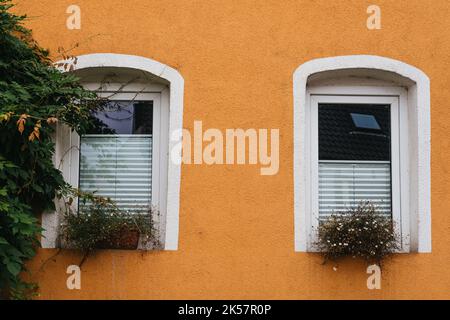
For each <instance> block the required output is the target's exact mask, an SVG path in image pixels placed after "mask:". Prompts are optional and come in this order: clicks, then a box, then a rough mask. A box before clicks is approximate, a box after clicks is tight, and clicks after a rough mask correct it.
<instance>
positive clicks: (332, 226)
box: [316, 202, 400, 263]
mask: <svg viewBox="0 0 450 320" xmlns="http://www.w3.org/2000/svg"><path fill="white" fill-rule="evenodd" d="M316 247H317V249H318V250H319V251H320V252H322V253H323V255H324V258H325V261H327V260H337V259H339V258H342V257H347V256H350V257H354V258H357V257H360V258H363V259H365V260H366V261H368V262H371V263H373V262H375V263H381V260H383V258H385V257H386V256H387V255H389V254H392V253H394V252H396V251H397V250H398V249H399V248H400V239H399V237H398V235H397V234H396V232H395V228H394V224H393V221H392V219H391V217H389V216H386V215H383V214H380V213H379V212H377V210H376V208H375V206H374V205H372V204H371V203H370V202H362V203H360V204H359V205H358V206H357V207H356V208H352V209H348V210H347V211H344V212H337V213H333V214H332V215H331V216H330V217H329V218H328V219H327V220H325V221H321V222H320V224H319V228H318V241H317V243H316Z"/></svg>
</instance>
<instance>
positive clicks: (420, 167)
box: [293, 55, 431, 253]
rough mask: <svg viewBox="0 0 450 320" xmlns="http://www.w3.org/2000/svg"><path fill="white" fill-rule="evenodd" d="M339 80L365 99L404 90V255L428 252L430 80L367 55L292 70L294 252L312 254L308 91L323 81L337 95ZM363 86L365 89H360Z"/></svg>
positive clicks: (414, 70) (321, 61)
mask: <svg viewBox="0 0 450 320" xmlns="http://www.w3.org/2000/svg"><path fill="white" fill-rule="evenodd" d="M343 77H347V78H350V79H351V81H349V82H352V83H351V85H352V86H353V87H354V92H351V94H352V95H357V94H361V95H369V96H370V95H371V93H370V90H377V87H383V89H384V90H385V91H389V90H391V89H392V90H394V91H395V87H401V88H403V89H405V90H406V99H403V101H405V102H406V104H407V107H406V108H407V113H408V118H407V119H401V122H402V123H407V124H408V133H407V134H408V143H407V144H402V145H400V152H401V153H402V154H403V153H404V152H406V153H405V154H408V156H409V159H408V160H409V167H408V168H404V170H405V172H404V173H405V174H407V176H408V180H409V183H408V185H407V188H403V189H402V190H403V191H404V192H407V193H408V194H407V196H408V199H409V203H408V205H409V216H408V219H409V226H407V229H408V230H409V235H410V237H409V251H410V252H420V253H430V252H431V167H430V148H431V144H430V132H431V129H430V80H429V78H428V77H427V75H426V74H425V73H424V72H422V71H421V70H419V69H418V68H416V67H413V66H411V65H408V64H406V63H404V62H401V61H397V60H394V59H390V58H385V57H379V56H372V55H352V56H338V57H329V58H321V59H315V60H311V61H308V62H306V63H304V64H302V65H300V66H299V67H298V68H297V69H296V70H295V72H294V76H293V93H294V109H293V110H294V128H293V129H294V130H293V134H294V165H293V166H294V250H295V251H297V252H308V251H312V250H311V249H312V248H311V247H310V243H311V241H310V233H309V228H310V227H309V226H310V219H311V218H310V216H311V208H310V207H309V206H308V203H309V202H308V201H310V200H308V199H310V191H309V190H310V189H311V157H310V155H309V153H310V137H309V130H310V127H309V126H310V124H309V122H310V121H309V120H310V118H309V117H308V109H309V106H310V98H309V94H308V88H310V87H311V86H314V85H317V83H319V82H320V81H322V82H321V84H319V85H325V86H326V87H327V90H328V92H327V94H332V95H340V94H342V91H341V89H342V88H339V87H338V86H336V84H339V83H341V82H340V80H341V79H343ZM318 79H320V81H318ZM324 79H325V81H323V80H324ZM372 80H373V81H372ZM374 82H378V83H376V84H374ZM368 83H370V84H368ZM365 85H368V87H366V88H364V86H365ZM369 87H370V88H369ZM358 92H359V93H358ZM347 94H348V93H347ZM383 95H386V93H383ZM389 95H390V94H389ZM402 174H403V172H402ZM405 189H407V190H405ZM402 201H403V199H402ZM405 201H406V200H405Z"/></svg>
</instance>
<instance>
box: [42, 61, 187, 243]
mask: <svg viewBox="0 0 450 320" xmlns="http://www.w3.org/2000/svg"><path fill="white" fill-rule="evenodd" d="M77 58H78V61H77V63H76V64H75V65H74V70H82V69H88V68H102V67H105V68H108V67H112V68H126V69H133V70H138V71H143V72H145V73H149V74H151V75H153V76H156V77H158V78H160V79H163V80H164V81H166V82H167V83H168V88H169V93H168V94H167V92H161V93H162V95H161V99H162V102H161V103H162V104H165V105H167V106H168V108H169V113H168V114H169V119H168V120H169V121H168V126H169V128H168V130H169V132H168V137H167V139H169V137H171V136H172V133H174V132H181V130H182V127H183V96H184V79H183V77H182V76H181V75H180V73H179V72H178V71H176V70H175V69H173V68H171V67H169V66H167V65H165V64H162V63H160V62H157V61H154V60H152V59H149V58H144V57H139V56H133V55H123V54H112V53H99V54H87V55H81V56H78V57H77ZM163 100H166V101H163ZM177 143H178V141H175V140H173V139H169V140H168V146H167V149H168V150H173V149H174V147H176V144H177ZM57 144H58V138H57ZM56 147H57V148H56V149H57V150H58V145H57V146H56ZM73 152H78V151H77V150H75V151H73ZM174 156H177V154H176V153H172V154H171V155H170V157H169V156H168V157H167V189H166V196H165V197H166V199H165V202H166V208H165V212H164V214H162V216H164V217H165V221H164V225H165V226H164V228H165V230H164V239H163V243H164V249H165V250H177V249H178V233H179V199H180V178H181V165H180V163H181V153H180V154H179V157H180V159H178V161H177V159H173V157H174ZM70 170H77V169H76V168H75V169H74V168H72V169H70ZM71 174H72V173H69V175H71ZM58 223H59V217H58V215H57V214H55V213H54V212H48V213H44V214H43V217H42V225H43V228H44V229H45V231H44V234H43V235H44V237H43V238H42V241H41V242H42V243H41V244H42V247H43V248H54V247H55V246H56V242H57V234H58Z"/></svg>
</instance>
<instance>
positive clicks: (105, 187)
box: [80, 134, 152, 213]
mask: <svg viewBox="0 0 450 320" xmlns="http://www.w3.org/2000/svg"><path fill="white" fill-rule="evenodd" d="M80 149H81V150H80V156H81V159H80V189H81V190H83V191H85V192H95V194H96V195H98V196H102V197H106V198H110V199H111V200H113V201H115V202H116V204H117V206H118V207H119V208H121V209H122V210H126V211H129V212H130V213H136V212H138V211H140V210H144V209H145V208H149V207H150V206H151V202H152V201H151V200H152V199H151V195H152V190H151V186H152V135H151V134H116V135H111V134H88V135H83V136H82V137H81V147H80ZM80 205H81V204H80Z"/></svg>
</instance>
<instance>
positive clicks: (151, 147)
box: [42, 54, 184, 250]
mask: <svg viewBox="0 0 450 320" xmlns="http://www.w3.org/2000/svg"><path fill="white" fill-rule="evenodd" d="M74 73H75V74H76V75H77V76H78V77H80V79H81V82H82V84H83V86H84V87H86V88H88V89H90V90H94V91H96V92H97V94H98V95H99V96H102V97H106V98H108V101H109V102H108V104H107V106H106V108H105V109H104V110H103V111H102V112H98V113H97V114H96V115H95V116H96V118H97V120H98V122H99V123H101V124H102V125H101V126H99V127H98V128H96V129H93V130H92V132H88V133H87V134H85V135H83V136H81V137H80V136H78V134H76V133H75V132H70V130H69V129H68V128H67V127H64V126H59V127H58V129H57V136H56V152H55V155H56V159H55V160H56V161H55V164H56V165H57V166H58V167H59V168H60V169H61V171H62V172H63V175H64V178H65V179H66V181H67V182H69V183H70V184H71V185H72V186H74V187H78V188H80V189H81V190H82V191H88V192H92V191H95V192H96V194H97V195H100V196H105V197H109V198H111V199H112V200H114V201H115V202H116V203H117V205H118V207H119V208H121V209H123V210H126V211H128V212H133V211H137V210H140V208H145V207H149V206H151V207H154V208H157V210H158V213H159V214H158V215H156V216H155V217H154V219H155V222H156V225H157V227H158V229H159V234H160V242H161V243H162V245H163V247H164V248H165V249H166V250H176V249H177V248H178V210H179V190H180V163H181V161H180V159H181V154H180V155H179V157H180V159H173V157H174V156H175V157H176V156H177V154H176V153H172V154H171V157H170V158H169V154H170V153H169V150H172V147H173V145H172V144H174V143H175V141H171V140H170V136H171V133H173V132H177V131H181V128H182V120H183V87H184V83H183V78H182V77H181V76H180V74H179V73H178V72H177V71H175V70H174V69H172V68H170V67H168V66H165V65H163V64H160V63H158V62H156V61H153V60H151V59H146V58H141V57H136V56H128V55H119V54H92V55H85V56H80V57H78V62H77V64H76V65H75V70H74ZM60 218H61V217H60V215H59V214H58V213H56V214H55V213H45V214H44V215H43V227H44V228H45V230H46V231H45V233H44V238H43V239H42V246H43V247H44V248H53V247H55V246H57V239H58V225H59V220H60Z"/></svg>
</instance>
